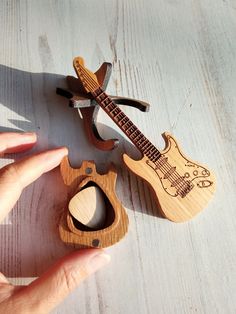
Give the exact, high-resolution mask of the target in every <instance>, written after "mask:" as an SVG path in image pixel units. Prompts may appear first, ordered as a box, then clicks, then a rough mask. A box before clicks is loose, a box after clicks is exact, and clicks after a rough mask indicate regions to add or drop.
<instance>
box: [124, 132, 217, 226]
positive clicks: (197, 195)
mask: <svg viewBox="0 0 236 314" xmlns="http://www.w3.org/2000/svg"><path fill="white" fill-rule="evenodd" d="M164 138H165V141H166V144H167V145H166V148H165V150H164V151H162V152H161V154H162V156H161V158H160V159H159V160H158V161H157V162H155V163H154V162H152V161H150V160H149V158H148V157H147V156H144V157H143V158H142V159H141V160H138V161H135V160H133V159H132V158H130V157H129V156H128V155H126V154H124V156H123V159H124V162H125V164H126V166H127V167H128V168H129V169H130V170H131V171H132V172H133V173H134V174H136V175H138V176H139V177H141V178H142V179H144V180H145V181H146V182H147V183H148V184H149V185H150V186H151V188H152V190H153V192H154V194H155V198H156V201H157V203H158V207H159V208H160V210H161V212H162V214H163V215H164V216H165V217H166V218H168V219H170V220H172V221H174V222H184V221H186V220H189V219H191V218H192V217H194V216H195V215H196V214H198V213H199V212H200V211H201V210H202V209H203V208H204V207H205V206H206V205H207V203H208V201H209V200H210V199H211V198H212V195H213V193H214V191H215V177H214V174H213V173H212V172H210V171H209V170H208V169H207V168H205V167H204V166H202V165H200V164H198V163H196V162H194V161H191V160H189V159H188V158H187V157H185V156H184V155H183V153H182V152H181V150H180V148H179V146H178V144H177V142H176V140H175V139H174V138H173V137H172V136H171V135H170V134H168V133H165V134H164ZM186 182H187V183H186ZM186 184H187V189H186Z"/></svg>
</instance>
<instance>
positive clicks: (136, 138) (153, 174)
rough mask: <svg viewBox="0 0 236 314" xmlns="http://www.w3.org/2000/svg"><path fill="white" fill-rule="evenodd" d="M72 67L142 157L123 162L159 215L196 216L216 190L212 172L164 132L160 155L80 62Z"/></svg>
mask: <svg viewBox="0 0 236 314" xmlns="http://www.w3.org/2000/svg"><path fill="white" fill-rule="evenodd" d="M73 65H74V69H75V71H76V74H77V76H78V78H79V79H80V80H81V82H82V84H83V86H84V89H85V91H86V92H87V93H91V95H92V97H93V98H94V99H95V100H96V102H97V103H98V104H99V105H100V106H101V107H102V109H103V110H104V111H105V112H106V113H107V114H108V115H109V116H110V118H111V119H112V120H113V121H114V122H115V123H116V124H117V125H118V127H119V128H120V129H121V130H122V131H123V132H124V133H125V135H126V136H127V137H128V138H129V139H130V141H131V142H132V143H133V144H134V145H135V146H136V147H137V149H138V150H139V151H140V152H141V153H142V155H143V158H142V159H141V160H138V161H136V160H133V159H131V158H130V157H129V156H128V155H126V154H124V156H123V159H124V162H125V164H126V166H127V167H128V168H129V169H130V170H131V171H132V172H133V173H135V174H136V175H138V176H139V177H141V178H142V179H144V180H145V181H146V182H147V183H148V184H149V185H150V186H151V187H152V189H153V191H154V194H155V198H156V201H157V204H158V207H159V208H160V210H161V212H162V214H163V215H164V216H165V217H166V218H168V219H170V220H172V221H175V222H183V221H186V220H188V219H191V218H192V217H193V216H195V215H196V214H197V213H199V212H200V211H201V210H202V209H203V208H204V207H205V206H206V204H207V203H208V201H209V200H210V199H211V197H212V195H213V193H214V191H215V177H214V175H213V173H212V172H210V171H209V170H208V169H207V168H205V167H204V166H202V165H200V164H198V163H196V162H194V161H191V160H189V159H188V158H187V157H185V156H184V154H183V153H182V152H181V150H180V148H179V146H178V144H177V142H176V140H175V139H174V138H173V136H171V135H170V134H169V133H164V139H165V141H166V148H165V150H163V151H161V152H160V151H159V150H158V149H157V148H156V147H155V146H154V145H153V144H152V143H151V142H150V141H149V140H148V139H147V138H146V137H145V136H144V135H143V134H142V133H141V131H140V130H139V129H138V128H137V126H135V125H134V124H133V123H132V122H131V120H130V119H129V118H128V117H127V116H126V115H125V113H124V112H122V111H121V109H120V108H119V107H118V106H117V105H116V104H115V103H114V102H113V101H112V100H111V98H110V97H109V96H108V95H107V94H106V93H105V92H104V91H103V90H102V88H101V87H100V85H99V83H98V81H97V78H96V76H95V75H94V73H92V72H91V71H89V70H88V69H86V68H85V66H84V61H83V59H82V58H81V57H76V58H75V59H74V61H73Z"/></svg>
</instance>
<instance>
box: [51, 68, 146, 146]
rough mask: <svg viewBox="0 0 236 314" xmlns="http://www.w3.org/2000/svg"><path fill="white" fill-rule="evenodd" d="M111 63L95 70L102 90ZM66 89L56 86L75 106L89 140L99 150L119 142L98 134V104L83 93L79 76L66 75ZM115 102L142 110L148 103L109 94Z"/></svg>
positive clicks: (58, 91)
mask: <svg viewBox="0 0 236 314" xmlns="http://www.w3.org/2000/svg"><path fill="white" fill-rule="evenodd" d="M111 71H112V65H111V63H108V62H105V63H103V64H102V65H101V67H100V68H99V69H98V70H97V72H95V75H96V76H97V80H98V82H99V84H100V85H101V87H102V88H103V90H105V89H106V87H107V85H108V81H109V79H110V76H111ZM66 79H67V84H68V87H69V88H68V89H64V88H57V90H56V92H57V94H59V95H61V96H64V97H66V98H68V99H69V106H70V107H73V108H77V109H78V110H79V112H80V114H81V116H82V118H83V123H84V129H85V132H86V134H87V137H88V139H89V141H90V142H91V143H92V144H93V145H94V146H95V147H96V148H98V149H100V150H104V151H107V150H112V149H113V148H115V147H116V146H117V145H118V144H119V140H118V139H108V140H104V139H103V138H102V137H101V136H100V135H99V132H98V130H97V127H96V119H97V114H98V110H99V108H100V106H99V105H98V104H97V103H96V101H95V100H93V99H90V98H89V95H88V93H85V91H84V88H83V86H82V83H81V81H80V79H79V78H75V77H73V76H67V78H66ZM110 97H111V98H112V100H113V101H114V102H115V103H116V104H122V105H127V106H132V107H135V108H137V109H139V110H141V111H143V112H146V111H148V110H149V104H148V103H146V102H144V101H140V100H137V99H132V98H126V97H120V96H110Z"/></svg>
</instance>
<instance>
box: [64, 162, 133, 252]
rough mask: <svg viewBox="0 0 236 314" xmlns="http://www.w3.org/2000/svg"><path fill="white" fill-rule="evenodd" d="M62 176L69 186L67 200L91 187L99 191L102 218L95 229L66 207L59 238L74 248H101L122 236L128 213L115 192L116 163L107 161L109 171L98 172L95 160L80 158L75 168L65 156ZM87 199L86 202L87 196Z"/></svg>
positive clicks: (126, 226) (113, 242)
mask: <svg viewBox="0 0 236 314" xmlns="http://www.w3.org/2000/svg"><path fill="white" fill-rule="evenodd" d="M61 175H62V178H63V180H64V183H65V184H66V185H67V187H68V200H71V198H72V197H74V196H75V195H79V193H80V192H82V191H84V190H85V189H88V188H89V187H91V186H92V187H96V188H98V189H99V190H100V192H101V193H102V197H103V198H104V203H105V219H104V222H103V225H102V226H101V225H100V226H99V228H98V229H97V228H96V227H95V228H90V227H88V226H86V225H84V224H81V223H80V222H79V221H78V220H77V219H75V218H74V217H73V216H72V215H71V213H70V212H69V210H68V206H67V208H65V210H64V213H63V215H62V217H61V220H60V223H59V232H60V237H61V239H62V241H63V242H65V243H67V244H72V245H76V246H77V247H96V248H104V247H107V246H110V245H113V244H115V243H116V242H118V241H119V240H120V239H121V238H123V237H124V235H125V233H126V232H127V229H128V216H127V214H126V212H125V209H124V208H123V206H122V204H121V202H120V200H119V199H118V197H117V195H116V192H115V185H116V177H117V172H116V169H115V166H114V165H113V164H110V166H109V170H108V172H107V173H106V174H102V175H101V174H98V173H97V171H96V166H95V163H94V161H83V163H82V165H81V167H80V168H78V169H75V168H72V167H71V166H70V164H69V161H68V158H67V157H65V158H64V159H63V161H62V163H61ZM86 202H88V203H89V202H90V199H89V198H88V199H86ZM68 204H69V202H68ZM81 206H83V205H82V204H81Z"/></svg>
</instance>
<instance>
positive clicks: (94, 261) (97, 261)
mask: <svg viewBox="0 0 236 314" xmlns="http://www.w3.org/2000/svg"><path fill="white" fill-rule="evenodd" d="M110 260H111V257H110V255H108V254H105V253H99V254H97V255H95V256H93V257H92V258H91V259H90V260H89V262H88V264H87V266H88V268H89V272H91V273H92V272H94V271H96V270H98V269H99V268H101V267H103V266H105V265H106V264H108V263H109V262H110Z"/></svg>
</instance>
